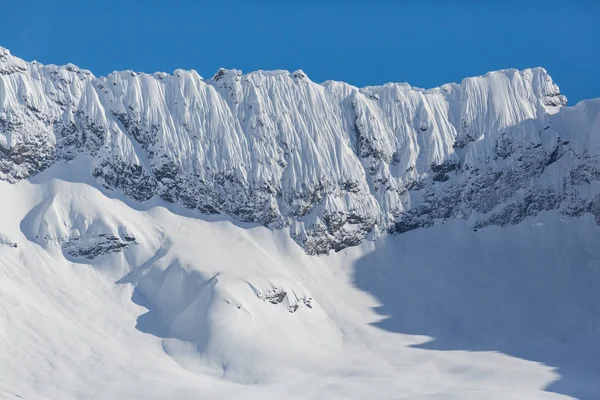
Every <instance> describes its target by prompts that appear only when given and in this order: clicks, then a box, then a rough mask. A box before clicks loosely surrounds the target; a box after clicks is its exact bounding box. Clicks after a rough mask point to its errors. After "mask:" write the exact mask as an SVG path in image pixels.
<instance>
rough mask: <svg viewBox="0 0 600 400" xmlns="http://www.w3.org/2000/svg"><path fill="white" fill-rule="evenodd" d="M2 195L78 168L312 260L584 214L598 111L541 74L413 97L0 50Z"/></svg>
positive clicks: (133, 194)
mask: <svg viewBox="0 0 600 400" xmlns="http://www.w3.org/2000/svg"><path fill="white" fill-rule="evenodd" d="M0 81H1V83H0V179H3V180H6V181H8V182H16V181H18V180H20V179H24V178H27V177H30V176H33V175H35V174H37V173H39V172H40V171H42V170H44V169H45V168H47V167H48V166H49V165H52V164H53V163H55V162H56V161H58V160H71V159H73V158H74V157H76V156H77V155H78V154H82V153H84V154H88V155H90V156H91V157H92V158H93V159H94V168H93V175H94V177H95V178H96V179H97V180H98V181H99V182H100V183H101V184H102V185H103V186H105V187H106V188H110V189H112V190H115V191H118V192H121V193H123V194H125V195H126V196H128V197H130V198H132V199H135V200H137V201H146V200H148V199H150V198H152V197H154V196H157V197H159V198H161V199H163V200H165V201H167V202H173V203H178V204H181V205H183V206H184V207H187V208H190V209H195V210H199V211H200V212H202V213H223V214H227V215H230V216H232V217H233V218H235V219H237V220H239V221H243V222H255V223H260V224H265V225H267V226H270V227H273V228H282V227H286V226H287V227H290V232H291V235H292V237H293V238H294V239H295V240H296V241H297V242H298V243H300V244H301V245H302V246H303V247H304V248H305V251H306V252H307V253H309V254H315V253H327V252H329V251H330V250H331V249H335V250H340V249H343V248H345V247H347V246H350V245H356V244H358V243H360V242H361V241H362V240H364V239H365V238H366V237H367V236H369V237H373V238H374V237H377V236H378V235H379V234H380V232H385V231H390V232H405V231H408V230H411V229H414V228H416V227H419V226H431V225H432V224H434V223H436V222H439V221H445V220H448V219H451V218H463V219H466V220H467V221H468V222H469V224H470V225H471V226H472V227H474V228H480V227H482V226H486V225H489V224H498V225H509V224H514V223H516V222H518V221H520V220H521V219H523V218H524V217H525V216H526V215H536V214H537V213H538V212H539V211H541V210H549V209H559V210H560V211H561V212H562V213H564V214H568V215H579V214H581V213H582V212H586V211H592V210H596V209H597V208H598V204H599V203H598V199H597V198H596V197H595V195H596V194H595V193H593V191H590V190H588V189H589V187H590V183H591V182H596V181H597V180H598V176H600V175H599V174H600V173H599V171H600V165H599V164H598V160H597V156H598V143H597V142H598V131H599V126H600V122H599V121H600V119H599V118H598V108H599V107H600V102H599V101H597V100H594V101H585V102H581V103H579V104H578V105H577V106H575V107H572V108H567V107H565V104H566V98H565V97H564V96H563V95H561V94H560V92H559V89H558V87H557V86H556V85H555V84H554V83H553V82H552V79H551V78H550V76H549V75H548V74H547V73H546V71H545V70H544V69H542V68H534V69H527V70H523V71H517V70H504V71H497V72H491V73H488V74H486V75H484V76H481V77H476V78H468V79H465V80H464V81H463V82H462V83H460V84H447V85H443V86H441V87H440V88H435V89H430V90H422V89H418V88H412V87H411V86H409V85H407V84H386V85H384V86H379V87H366V88H362V89H359V88H355V87H353V86H350V85H348V84H345V83H341V82H325V83H323V84H316V83H313V82H312V81H310V79H309V78H308V77H307V76H306V75H305V74H304V73H303V72H302V71H296V72H293V73H289V72H287V71H257V72H252V73H249V74H242V73H241V72H239V71H236V70H220V71H219V72H218V73H217V74H216V75H215V76H214V77H212V78H210V79H203V78H202V77H200V76H199V75H198V74H197V73H196V72H195V71H184V70H176V71H174V72H173V73H172V74H166V73H154V74H151V75H150V74H143V73H137V72H133V71H122V72H114V73H112V74H110V75H108V76H106V77H99V78H96V77H94V76H93V75H92V74H91V73H90V72H89V71H86V70H80V69H78V68H77V67H76V66H74V65H71V64H68V65H66V66H55V65H41V64H39V63H37V62H32V63H27V62H24V61H22V60H21V59H19V58H16V57H14V56H12V55H11V54H10V53H9V52H8V50H5V49H2V50H0Z"/></svg>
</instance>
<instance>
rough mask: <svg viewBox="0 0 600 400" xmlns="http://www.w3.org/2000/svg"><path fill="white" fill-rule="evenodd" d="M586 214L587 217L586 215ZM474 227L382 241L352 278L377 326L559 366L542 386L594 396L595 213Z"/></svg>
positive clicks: (597, 372)
mask: <svg viewBox="0 0 600 400" xmlns="http://www.w3.org/2000/svg"><path fill="white" fill-rule="evenodd" d="M587 217H590V216H587ZM587 217H586V218H581V219H577V220H570V221H560V220H559V218H558V217H557V216H556V215H555V214H552V216H551V218H548V220H549V221H548V222H547V223H543V222H540V221H541V220H540V219H539V218H538V219H537V221H538V222H537V223H535V221H533V220H526V221H524V223H523V224H521V225H520V226H516V227H509V228H498V227H490V228H487V229H484V230H480V231H478V232H474V231H473V230H472V229H470V228H469V227H468V226H467V225H466V223H465V222H464V221H453V222H450V223H446V224H443V225H437V226H435V227H433V228H428V229H419V230H415V231H411V232H408V233H405V234H402V235H399V236H393V237H389V238H386V239H384V240H382V241H380V242H379V243H378V244H377V247H378V248H377V250H376V251H374V252H372V253H370V254H368V255H366V256H364V257H363V258H362V259H360V260H358V262H357V265H356V268H355V284H356V286H357V287H358V288H360V289H362V290H365V291H367V292H369V293H371V294H373V295H374V296H376V297H377V298H378V299H379V301H380V302H381V304H382V305H381V306H380V307H377V309H376V311H377V312H378V313H379V314H380V315H382V316H386V318H385V319H383V320H382V321H380V322H378V323H376V324H375V325H376V326H377V327H379V328H381V329H385V330H387V331H391V332H400V333H404V334H415V335H426V336H429V337H431V338H432V340H431V341H430V342H427V343H425V344H421V345H418V346H416V347H419V348H423V349H431V350H468V351H499V352H502V353H505V354H508V355H511V356H515V357H518V358H522V359H527V360H531V361H538V362H541V363H544V364H546V365H549V366H552V367H555V368H556V372H557V373H558V374H560V376H561V378H560V379H558V380H557V381H555V382H553V383H552V384H551V385H550V386H549V387H547V388H546V390H547V391H550V392H555V393H560V394H565V395H569V396H573V397H576V398H579V399H582V400H596V399H599V398H600V246H598V243H600V231H599V230H598V228H597V226H596V224H595V222H594V220H593V218H591V217H590V218H587Z"/></svg>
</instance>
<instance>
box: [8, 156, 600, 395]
mask: <svg viewBox="0 0 600 400" xmlns="http://www.w3.org/2000/svg"><path fill="white" fill-rule="evenodd" d="M90 169H91V165H90V160H89V158H88V157H86V156H81V157H78V158H77V159H76V160H74V161H72V162H68V163H65V162H60V163H57V164H55V165H54V166H52V167H50V168H49V169H47V170H46V171H44V172H42V173H40V174H39V175H37V176H35V177H33V178H31V179H29V180H25V181H21V182H19V183H16V184H10V183H7V182H0V191H1V193H2V207H1V208H0V220H1V221H2V224H1V226H0V234H1V236H2V238H3V240H4V242H6V243H4V244H0V274H1V275H0V348H1V349H2V353H1V357H0V377H1V378H0V397H1V398H6V399H13V398H15V399H16V398H24V399H89V398H94V399H115V398H122V399H134V398H138V399H165V398H173V399H214V398H224V399H226V398H235V399H241V398H243V399H252V398H256V399H276V398H288V399H323V398H326V399H364V398H376V399H481V398H485V399H525V398H526V399H552V398H555V399H559V398H581V399H595V398H598V396H600V385H599V384H598V382H600V366H599V360H600V346H599V345H600V301H599V292H598V288H599V287H600V264H599V262H600V248H599V247H598V245H597V243H598V241H599V240H600V232H599V230H598V227H597V226H596V223H595V221H594V219H593V217H592V216H591V215H585V216H583V217H580V218H566V217H564V218H563V217H559V216H558V215H557V213H556V212H545V213H542V214H540V215H538V216H537V217H530V218H527V219H526V220H524V221H523V222H521V223H520V224H519V225H517V226H512V227H508V228H502V227H488V228H484V229H481V230H477V231H476V232H474V231H473V230H472V229H471V228H470V227H469V226H468V225H467V224H466V222H464V221H460V220H457V221H453V222H449V223H446V224H442V225H436V226H434V227H432V228H423V229H418V230H415V231H412V232H408V233H405V234H403V235H399V236H384V237H382V238H380V239H379V240H378V241H376V242H372V241H366V242H364V243H363V244H361V245H360V246H357V247H352V248H348V249H346V250H344V251H341V252H338V253H335V254H331V255H329V256H309V255H306V254H305V252H304V250H303V249H302V248H301V247H300V246H299V245H298V244H297V243H295V242H294V241H293V240H292V239H291V238H290V236H289V234H288V233H287V232H285V230H270V229H268V228H266V227H263V226H258V225H251V224H242V223H238V222H235V221H233V220H231V219H229V218H226V217H222V216H204V215H201V214H199V213H196V212H193V211H190V210H187V209H184V208H178V207H176V206H174V205H172V204H167V203H164V202H163V201H162V200H159V199H153V200H151V201H149V202H147V203H138V202H134V201H131V200H128V199H127V198H125V197H123V196H122V195H120V194H118V193H116V192H113V191H108V190H106V189H104V188H102V187H101V186H99V185H98V184H97V183H96V182H95V180H94V179H93V178H92V177H91V174H90ZM101 235H104V236H101ZM108 236H110V237H117V238H124V237H126V238H129V240H130V242H127V240H126V239H123V241H124V242H127V243H128V245H127V246H125V247H122V248H119V249H117V250H114V249H111V250H107V251H106V252H102V251H100V253H101V254H99V255H95V254H92V255H93V256H94V258H91V259H89V258H85V257H79V258H78V257H73V256H71V255H70V254H69V253H68V252H67V250H69V249H72V248H73V246H75V245H73V244H72V243H71V242H70V241H72V239H73V237H78V238H79V241H78V242H77V244H76V245H77V246H80V247H81V248H84V249H85V248H88V247H89V246H90V245H92V244H94V243H98V242H99V243H104V241H105V240H106V239H105V238H106V237H108ZM133 238H135V239H133ZM8 243H9V244H8ZM66 243H71V244H69V245H66ZM13 244H14V245H13ZM104 248H105V249H106V247H104ZM65 249H67V250H65Z"/></svg>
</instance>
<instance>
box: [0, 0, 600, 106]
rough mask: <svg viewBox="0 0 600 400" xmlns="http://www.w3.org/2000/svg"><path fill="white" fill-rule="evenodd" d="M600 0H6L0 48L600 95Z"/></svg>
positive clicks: (106, 67)
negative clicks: (510, 79)
mask: <svg viewBox="0 0 600 400" xmlns="http://www.w3.org/2000/svg"><path fill="white" fill-rule="evenodd" d="M597 3H600V1H596V2H595V1H591V0H590V1H587V0H574V1H554V0H548V1H509V0H504V1H502V0H488V1H483V0H482V1H475V0H472V1H460V0H458V1H442V0H430V1H427V0H421V1H416V0H415V1H393V0H387V1H386V0H371V1H367V0H364V1H353V0H346V1H335V0H324V1H317V0H304V1H300V0H298V1H274V0H264V1H259V0H245V1H243V0H237V1H233V0H231V1H228V0H223V1H192V0H189V1H176V0H171V1H168V0H167V1H154V0H143V1H142V0H121V1H117V0H104V1H95V0H77V1H60V0H54V1H47V0H2V2H1V5H0V14H1V16H2V18H1V19H2V23H1V24H0V46H3V47H7V48H8V49H10V50H11V52H12V53H13V54H15V55H17V56H20V57H21V58H24V59H25V60H33V59H36V60H38V61H40V62H42V63H55V64H65V63H67V62H72V63H74V64H76V65H78V66H80V67H81V68H87V69H90V70H92V72H93V73H94V74H95V75H104V74H107V73H109V72H111V71H113V70H119V69H132V70H136V71H144V72H154V71H157V70H159V71H167V72H171V71H173V70H174V69H176V68H186V69H195V70H197V71H198V73H200V75H202V76H204V77H210V76H212V75H213V74H214V73H215V72H216V71H217V69H218V68H219V67H225V68H238V69H241V70H243V71H245V72H249V71H251V70H256V69H287V70H290V71H293V70H296V69H303V70H304V71H305V72H306V73H307V74H308V76H309V77H310V78H311V79H312V80H313V81H315V82H322V81H324V80H328V79H335V80H343V81H346V82H349V83H351V84H353V85H356V86H365V85H374V84H383V83H385V82H390V81H392V82H408V83H410V84H411V85H413V86H418V87H425V88H429V87H434V86H439V85H441V84H443V83H446V82H456V81H460V80H462V79H463V78H465V77H468V76H473V75H481V74H483V73H485V72H487V71H489V70H495V69H502V68H511V67H514V68H527V67H534V66H543V67H545V68H546V69H547V70H548V71H549V72H550V74H551V75H552V76H553V78H554V80H555V81H556V82H557V83H558V84H559V85H560V86H561V91H562V92H563V93H564V94H565V95H567V97H568V98H569V103H570V104H574V103H575V102H577V101H578V100H581V99H584V98H591V97H600V76H599V75H600V29H599V26H600V5H599V4H597Z"/></svg>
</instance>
